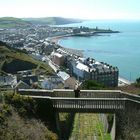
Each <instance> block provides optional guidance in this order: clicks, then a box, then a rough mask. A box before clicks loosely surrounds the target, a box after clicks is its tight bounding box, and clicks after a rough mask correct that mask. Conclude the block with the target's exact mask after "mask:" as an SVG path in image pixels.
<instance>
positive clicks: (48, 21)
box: [24, 17, 82, 25]
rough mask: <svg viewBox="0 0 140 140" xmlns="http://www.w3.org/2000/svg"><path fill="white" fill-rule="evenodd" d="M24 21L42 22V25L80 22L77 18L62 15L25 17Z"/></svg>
mask: <svg viewBox="0 0 140 140" xmlns="http://www.w3.org/2000/svg"><path fill="white" fill-rule="evenodd" d="M24 20H25V21H29V22H31V23H32V24H43V25H60V24H70V23H77V22H81V21H82V20H78V19H69V18H62V17H46V18H25V19H24Z"/></svg>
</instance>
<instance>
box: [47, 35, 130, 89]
mask: <svg viewBox="0 0 140 140" xmlns="http://www.w3.org/2000/svg"><path fill="white" fill-rule="evenodd" d="M70 36H73V35H62V36H56V37H52V38H49V41H51V42H52V43H55V44H56V45H59V47H61V48H62V49H63V50H64V51H68V52H69V53H71V54H74V55H77V56H80V57H84V55H83V50H78V49H71V48H67V47H64V46H61V45H60V44H59V41H60V40H61V39H63V38H66V37H70ZM131 83H132V82H130V81H129V80H127V79H125V78H122V77H120V76H119V78H118V86H126V85H131Z"/></svg>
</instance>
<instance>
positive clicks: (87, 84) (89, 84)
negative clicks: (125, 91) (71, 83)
mask: <svg viewBox="0 0 140 140" xmlns="http://www.w3.org/2000/svg"><path fill="white" fill-rule="evenodd" d="M103 88H104V86H103V85H102V84H99V83H97V82H96V81H94V80H86V81H84V82H83V83H82V89H91V90H99V89H103Z"/></svg>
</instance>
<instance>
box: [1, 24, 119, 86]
mask: <svg viewBox="0 0 140 140" xmlns="http://www.w3.org/2000/svg"><path fill="white" fill-rule="evenodd" d="M97 32H98V33H101V32H103V33H105V32H106V33H114V31H112V30H110V29H108V30H100V29H98V28H97V27H96V28H95V29H90V28H87V27H79V28H77V27H51V26H41V25H38V26H33V27H30V28H14V29H1V30H0V40H1V41H3V42H6V44H7V45H9V46H11V47H12V48H16V49H20V50H22V51H24V52H26V53H27V54H28V55H30V56H31V57H33V58H34V59H36V60H39V61H42V62H45V63H47V64H48V65H50V67H51V68H52V69H53V70H54V71H55V75H53V76H48V75H36V74H33V72H32V70H24V71H18V72H17V74H16V75H12V74H8V75H7V76H0V86H1V87H12V88H15V87H17V88H19V87H20V88H23V87H24V88H34V86H33V85H39V86H38V87H40V88H45V89H54V88H67V89H74V88H75V85H76V84H81V83H82V82H83V81H85V80H94V81H96V82H98V83H101V84H103V85H104V86H106V87H117V86H118V77H119V70H118V68H117V67H113V66H111V65H109V64H107V63H105V62H98V61H97V60H95V59H94V58H85V57H84V56H83V53H82V50H74V49H69V48H64V47H62V46H60V45H59V44H58V43H57V41H56V40H58V39H59V38H61V37H67V36H74V35H75V36H77V35H78V36H88V35H95V34H97Z"/></svg>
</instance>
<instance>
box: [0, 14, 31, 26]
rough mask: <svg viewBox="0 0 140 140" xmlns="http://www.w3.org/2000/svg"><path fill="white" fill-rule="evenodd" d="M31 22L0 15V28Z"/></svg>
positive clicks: (28, 24) (27, 24) (25, 24)
mask: <svg viewBox="0 0 140 140" xmlns="http://www.w3.org/2000/svg"><path fill="white" fill-rule="evenodd" d="M28 26H31V23H30V22H28V21H25V20H23V19H20V18H14V17H2V18H0V28H16V27H28Z"/></svg>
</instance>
